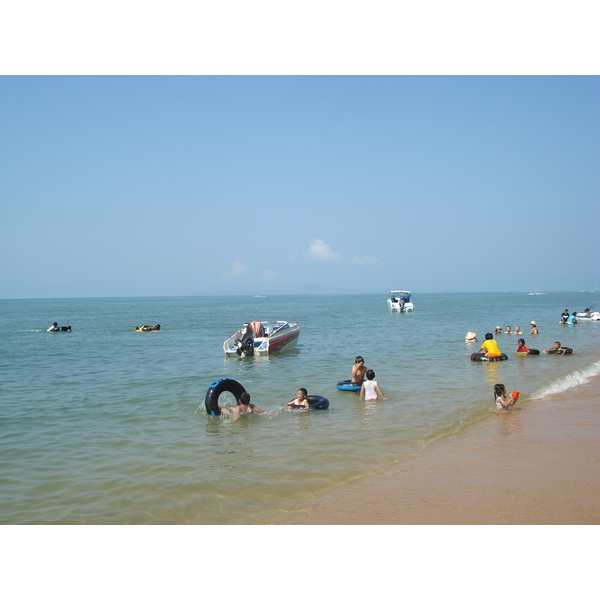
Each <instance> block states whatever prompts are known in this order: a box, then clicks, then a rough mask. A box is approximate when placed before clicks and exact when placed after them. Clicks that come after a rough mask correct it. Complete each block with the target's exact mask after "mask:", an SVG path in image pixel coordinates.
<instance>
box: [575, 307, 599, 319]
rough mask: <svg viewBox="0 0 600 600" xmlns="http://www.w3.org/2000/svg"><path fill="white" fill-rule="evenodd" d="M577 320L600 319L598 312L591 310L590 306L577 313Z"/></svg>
mask: <svg viewBox="0 0 600 600" xmlns="http://www.w3.org/2000/svg"><path fill="white" fill-rule="evenodd" d="M576 317H577V320H578V321H600V312H592V309H591V307H590V308H586V309H585V310H584V311H583V312H580V313H577V315H576Z"/></svg>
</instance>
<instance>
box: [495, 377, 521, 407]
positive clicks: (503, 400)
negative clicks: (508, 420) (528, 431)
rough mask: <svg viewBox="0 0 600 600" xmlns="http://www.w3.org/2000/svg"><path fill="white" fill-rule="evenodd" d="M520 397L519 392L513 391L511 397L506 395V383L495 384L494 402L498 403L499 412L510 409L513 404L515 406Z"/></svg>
mask: <svg viewBox="0 0 600 600" xmlns="http://www.w3.org/2000/svg"><path fill="white" fill-rule="evenodd" d="M518 398H519V392H513V393H512V394H511V395H510V397H508V398H507V397H506V388H505V387H504V384H502V383H497V384H496V385H495V386H494V402H495V403H496V408H497V409H498V412H504V411H505V410H508V409H509V408H510V407H511V406H514V405H515V403H516V402H517V399H518Z"/></svg>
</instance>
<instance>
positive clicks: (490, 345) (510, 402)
mask: <svg viewBox="0 0 600 600" xmlns="http://www.w3.org/2000/svg"><path fill="white" fill-rule="evenodd" d="M577 322H578V321H577V313H572V314H569V311H568V310H567V309H565V311H564V312H563V314H562V316H561V320H560V323H561V324H576V323H577ZM530 325H531V331H530V332H529V335H537V334H538V333H539V330H538V327H537V323H536V322H535V321H531V323H530ZM502 333H504V334H509V335H510V334H515V333H516V334H523V332H522V331H521V329H520V328H519V327H515V329H514V331H511V328H510V326H507V327H506V329H505V330H504V331H503V330H502V327H496V328H495V330H494V334H492V333H486V334H485V341H484V342H483V343H482V344H481V348H480V349H479V351H478V352H477V353H476V354H483V355H484V356H485V357H486V358H500V357H501V356H502V353H501V352H500V349H499V348H498V342H497V341H496V340H495V339H494V335H499V334H502ZM466 340H467V341H468V342H476V341H477V337H476V334H475V333H473V332H472V331H469V333H467V335H466ZM572 352H573V350H572V349H571V348H566V347H563V346H562V345H561V343H560V342H554V346H553V347H552V348H549V349H548V350H544V353H545V354H561V355H564V354H571V353H572ZM539 353H540V352H539V350H534V349H531V350H530V349H529V348H527V346H526V345H525V339H524V338H519V339H518V340H517V349H516V354H518V355H526V354H539ZM518 397H519V392H516V391H515V392H513V393H512V394H511V395H510V396H508V397H507V396H506V387H505V386H504V385H503V384H501V383H498V384H496V385H495V386H494V402H495V404H496V408H497V409H498V410H499V411H505V410H508V409H509V408H510V407H512V406H514V405H515V403H516V402H517V399H518Z"/></svg>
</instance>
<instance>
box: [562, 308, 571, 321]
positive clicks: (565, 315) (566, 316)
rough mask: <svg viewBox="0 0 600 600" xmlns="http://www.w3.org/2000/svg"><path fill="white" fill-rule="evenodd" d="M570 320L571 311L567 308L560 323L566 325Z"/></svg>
mask: <svg viewBox="0 0 600 600" xmlns="http://www.w3.org/2000/svg"><path fill="white" fill-rule="evenodd" d="M568 318H569V309H568V308H565V311H564V312H563V314H562V315H561V317H560V322H561V323H566V322H567V319H568Z"/></svg>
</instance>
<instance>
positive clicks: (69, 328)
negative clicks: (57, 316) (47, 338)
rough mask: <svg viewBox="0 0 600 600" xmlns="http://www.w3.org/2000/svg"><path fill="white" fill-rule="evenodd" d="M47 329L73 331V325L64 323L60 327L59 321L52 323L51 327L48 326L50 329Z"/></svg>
mask: <svg viewBox="0 0 600 600" xmlns="http://www.w3.org/2000/svg"><path fill="white" fill-rule="evenodd" d="M46 331H71V326H70V325H63V326H62V327H59V326H58V323H56V322H54V323H52V326H51V327H48V329H46Z"/></svg>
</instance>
